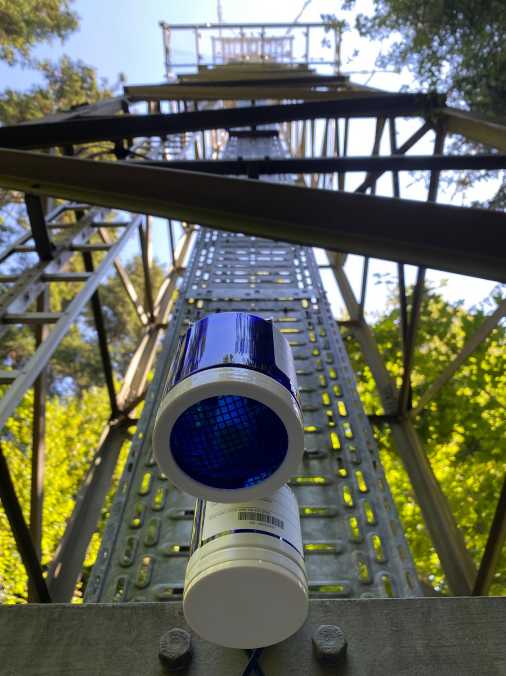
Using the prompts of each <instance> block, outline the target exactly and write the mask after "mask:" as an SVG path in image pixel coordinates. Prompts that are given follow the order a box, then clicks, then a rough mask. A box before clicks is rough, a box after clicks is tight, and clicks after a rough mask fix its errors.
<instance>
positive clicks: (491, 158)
mask: <svg viewBox="0 0 506 676" xmlns="http://www.w3.org/2000/svg"><path fill="white" fill-rule="evenodd" d="M140 163H141V162H140V160H134V161H133V164H140ZM142 164H149V165H150V166H156V167H161V168H163V169H184V170H185V171H203V172H205V173H210V174H220V175H227V174H228V175H239V176H240V175H242V176H248V175H249V174H250V173H251V172H253V173H254V174H255V175H258V176H269V175H275V174H333V173H336V172H340V171H352V172H357V171H371V172H372V171H374V172H375V171H433V170H435V169H437V170H439V171H457V170H462V169H472V170H483V171H491V170H498V169H506V155H502V154H501V155H499V154H490V155H399V156H397V155H391V156H387V157H381V156H379V157H373V156H363V157H321V158H320V157H311V158H303V159H277V158H273V159H271V158H258V159H252V158H244V159H238V160H147V161H146V162H142Z"/></svg>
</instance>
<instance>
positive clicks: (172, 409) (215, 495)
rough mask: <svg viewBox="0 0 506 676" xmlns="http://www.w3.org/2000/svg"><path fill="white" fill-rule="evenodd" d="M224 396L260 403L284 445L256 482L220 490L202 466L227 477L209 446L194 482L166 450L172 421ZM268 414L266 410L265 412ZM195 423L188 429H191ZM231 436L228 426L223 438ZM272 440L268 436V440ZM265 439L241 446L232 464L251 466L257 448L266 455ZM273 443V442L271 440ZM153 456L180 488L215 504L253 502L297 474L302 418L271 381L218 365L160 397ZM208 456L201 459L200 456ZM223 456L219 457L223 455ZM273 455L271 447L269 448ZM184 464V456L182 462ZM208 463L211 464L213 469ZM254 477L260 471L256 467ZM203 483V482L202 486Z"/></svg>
mask: <svg viewBox="0 0 506 676" xmlns="http://www.w3.org/2000/svg"><path fill="white" fill-rule="evenodd" d="M226 395H235V396H237V397H243V398H248V399H251V400H253V401H255V402H260V403H261V404H263V405H264V407H266V409H270V412H272V413H273V414H274V416H275V419H276V420H277V423H276V424H277V425H278V426H283V427H284V430H285V431H286V437H287V445H286V454H285V455H284V457H282V459H281V460H280V464H279V465H278V466H277V467H276V468H275V469H274V470H273V471H272V473H270V474H268V475H266V476H262V477H261V479H259V480H258V482H257V483H255V482H254V479H253V480H251V481H250V480H248V475H247V474H245V477H246V478H245V481H244V482H243V483H242V484H240V485H234V486H232V487H228V488H223V487H220V486H218V485H216V484H215V485H213V481H212V477H211V472H209V475H206V473H205V467H206V463H207V464H209V466H213V467H216V466H218V467H220V466H219V463H220V462H222V463H224V464H223V467H221V468H220V471H222V473H223V475H224V476H227V465H226V462H227V459H226V458H222V457H219V458H218V457H217V458H213V457H212V451H211V450H210V448H209V447H207V448H206V449H204V451H205V452H204V453H203V460H202V467H203V469H202V468H199V469H200V477H199V480H196V479H195V474H194V476H192V475H191V472H190V471H189V470H188V471H187V468H185V467H184V466H182V464H183V463H181V462H178V460H177V459H176V457H175V454H174V448H172V446H171V435H172V431H173V428H174V426H175V425H176V422H177V421H178V419H179V418H180V416H182V414H183V413H185V412H186V411H188V409H191V407H192V406H194V405H196V404H199V403H200V402H202V401H203V400H206V399H209V398H212V397H220V396H226ZM267 412H268V413H269V414H270V412H269V411H267ZM211 423H212V421H211V420H209V421H207V420H206V421H204V424H205V425H211ZM194 427H195V425H194V424H193V425H192V428H194ZM229 432H230V434H233V427H231V428H230V430H227V434H228V433H229ZM273 439H274V437H273ZM269 441H270V440H269V438H266V439H263V440H261V439H255V438H254V437H253V443H251V444H249V445H248V447H247V448H242V447H241V450H240V453H241V454H242V455H240V456H239V457H238V455H237V453H236V454H235V456H233V461H234V463H236V464H237V462H243V463H244V465H245V467H246V466H247V467H251V466H255V462H256V461H257V459H258V456H259V446H260V444H262V452H263V453H264V454H267V456H268V455H269ZM272 443H274V442H272ZM153 452H154V456H155V458H156V461H157V463H158V465H159V466H160V468H161V470H162V471H163V473H164V474H165V475H166V476H168V477H169V479H170V480H171V481H172V482H173V483H174V484H175V485H176V486H178V487H179V488H180V489H181V490H183V491H185V492H187V493H189V494H190V495H194V496H195V497H202V498H206V499H208V500H213V501H215V502H240V501H247V500H254V499H255V498H257V497H263V496H266V495H269V494H271V493H273V492H274V491H275V490H276V489H278V488H279V487H281V486H282V485H283V484H285V483H286V482H287V481H288V480H289V479H290V477H292V476H293V475H294V474H296V473H297V471H298V468H299V465H300V462H301V460H302V455H303V452H304V429H303V421H302V414H301V411H300V408H299V406H298V404H297V402H296V401H295V398H294V397H293V396H292V395H291V394H290V392H289V391H288V390H287V389H286V388H285V387H283V386H282V385H281V384H280V383H278V382H277V381H276V380H274V379H273V378H270V377H269V376H267V375H265V374H263V373H260V372H258V371H254V370H252V369H247V368H240V367H233V366H227V367H220V368H213V369H207V370H204V371H199V372H197V373H195V374H193V375H191V376H188V377H187V378H185V379H184V380H181V381H180V382H179V383H177V384H176V385H175V386H174V387H173V388H172V389H171V390H169V392H168V393H167V394H166V395H165V397H164V399H163V400H162V402H161V404H160V408H159V410H158V415H157V418H156V422H155V427H154V430H153ZM206 454H207V456H209V457H204V455H206ZM224 455H225V454H224ZM273 455H274V447H273ZM183 460H184V458H183ZM213 463H214V465H213ZM257 470H258V472H259V473H261V471H262V467H261V466H258V467H257ZM208 480H209V483H208Z"/></svg>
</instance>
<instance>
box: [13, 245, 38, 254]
mask: <svg viewBox="0 0 506 676" xmlns="http://www.w3.org/2000/svg"><path fill="white" fill-rule="evenodd" d="M36 251H37V249H36V248H35V247H34V246H33V245H30V244H27V245H26V246H25V245H21V246H17V247H15V249H14V253H35V252H36Z"/></svg>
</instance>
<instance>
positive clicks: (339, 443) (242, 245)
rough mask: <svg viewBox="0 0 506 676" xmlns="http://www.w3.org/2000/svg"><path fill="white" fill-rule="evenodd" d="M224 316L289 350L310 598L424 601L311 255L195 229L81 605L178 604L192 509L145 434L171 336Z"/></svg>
mask: <svg viewBox="0 0 506 676" xmlns="http://www.w3.org/2000/svg"><path fill="white" fill-rule="evenodd" d="M265 155H269V156H270V157H274V156H283V155H284V149H283V145H282V142H281V141H280V140H279V138H277V137H276V136H272V137H266V136H262V137H261V138H259V139H256V138H254V137H232V138H231V140H230V141H229V144H228V146H227V149H226V151H225V157H230V156H234V157H237V156H243V157H258V156H260V157H263V156H265ZM265 208H266V210H267V209H268V205H265ZM225 310H227V311H230V310H241V311H245V312H251V313H253V314H256V315H259V316H262V317H265V318H270V319H272V320H273V321H274V322H275V323H276V325H277V326H278V327H279V329H280V330H281V332H282V333H283V334H284V335H285V336H286V338H287V339H288V340H289V342H290V345H291V347H292V349H293V354H294V359H295V364H296V368H297V377H298V383H299V387H300V393H301V400H302V405H303V412H304V424H305V454H304V460H303V463H302V466H301V468H300V472H299V474H298V475H297V476H295V477H293V478H292V480H291V482H290V484H291V486H292V488H293V490H294V491H295V494H296V497H297V500H298V502H299V507H300V515H301V523H302V534H303V540H304V550H305V557H306V566H307V571H308V576H309V582H310V592H311V594H312V595H313V596H324V597H340V596H342V597H360V596H371V595H372V596H395V597H406V596H415V595H416V596H418V595H421V594H420V592H419V588H418V582H417V579H416V576H415V572H414V567H413V563H412V560H411V555H410V553H409V550H408V548H407V545H406V542H405V539H404V535H403V532H402V528H401V526H400V522H399V519H398V515H397V512H396V510H395V507H394V504H393V502H392V498H391V495H390V492H389V490H388V487H387V484H386V481H385V477H384V474H383V469H382V467H381V464H380V462H379V459H378V453H377V449H376V445H375V442H374V439H373V437H372V434H371V430H370V426H369V422H368V420H367V418H366V416H365V415H364V413H363V409H362V405H361V403H360V401H359V398H358V395H357V391H356V384H355V379H354V375H353V372H352V370H351V367H350V363H349V360H348V356H347V354H346V351H345V348H344V345H343V341H342V339H341V337H340V335H339V332H338V329H337V325H336V322H335V320H334V318H333V317H332V314H331V311H330V307H329V304H328V301H327V298H326V295H325V291H324V289H323V286H322V283H321V279H320V276H319V271H318V267H317V265H316V262H315V258H314V255H313V252H312V250H310V249H306V248H303V247H299V246H294V245H289V244H283V243H279V242H272V241H269V240H264V239H257V238H254V237H246V236H243V235H238V234H226V233H222V232H218V231H210V230H202V231H201V232H200V234H199V237H198V240H197V243H196V246H195V249H194V251H193V254H192V258H191V261H190V264H189V266H188V270H187V273H186V277H185V283H184V292H183V293H182V295H181V297H180V299H179V300H178V304H177V307H176V311H175V318H174V320H173V321H172V322H171V325H170V328H169V331H168V333H167V336H166V338H165V342H164V346H163V349H162V351H161V354H160V357H159V359H158V365H157V369H156V374H155V377H154V380H153V382H152V384H151V387H150V391H149V394H148V397H147V399H146V403H145V406H144V411H143V414H142V418H141V421H140V424H139V428H138V431H137V435H136V437H135V440H134V442H133V444H132V449H131V452H130V457H129V459H128V463H127V467H126V470H125V473H124V476H123V478H122V481H121V485H120V488H119V490H118V494H117V496H116V498H115V501H114V505H113V508H112V513H111V516H110V519H109V522H108V525H107V529H106V533H105V536H104V539H103V544H102V548H101V551H100V555H99V558H98V560H97V563H96V565H95V567H94V570H93V573H92V576H91V578H90V581H89V584H88V589H87V593H86V600H87V601H108V602H110V601H156V600H159V601H163V600H169V599H173V600H174V599H177V598H178V597H179V596H180V595H181V594H182V589H183V581H184V573H185V568H186V563H187V558H188V550H189V542H190V535H191V527H192V518H193V507H194V499H193V498H191V497H190V496H188V495H186V494H184V493H182V492H181V491H179V489H177V488H176V487H175V486H173V485H172V484H171V482H170V479H168V478H167V477H165V476H163V475H162V474H160V472H159V471H158V469H157V467H156V465H155V463H154V460H153V456H152V452H151V432H152V426H153V423H154V418H155V414H156V409H157V405H158V402H159V398H160V396H161V388H162V385H163V382H164V380H165V377H166V375H167V372H168V369H169V367H170V364H171V359H172V355H173V354H174V351H175V348H176V345H177V339H178V336H179V335H180V334H181V333H183V332H184V331H185V330H186V328H187V326H188V325H189V324H190V323H191V322H194V321H195V320H197V319H199V318H201V317H203V316H205V315H206V314H207V313H211V312H220V311H225Z"/></svg>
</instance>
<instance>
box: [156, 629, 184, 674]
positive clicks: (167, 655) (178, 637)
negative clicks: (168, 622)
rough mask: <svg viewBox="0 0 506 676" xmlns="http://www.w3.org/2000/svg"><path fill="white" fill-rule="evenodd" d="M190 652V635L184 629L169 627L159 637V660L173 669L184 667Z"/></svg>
mask: <svg viewBox="0 0 506 676" xmlns="http://www.w3.org/2000/svg"><path fill="white" fill-rule="evenodd" d="M191 652H192V651H191V636H190V634H189V633H188V632H187V631H185V630H184V629H179V627H176V628H174V629H171V630H170V631H168V632H167V633H166V634H164V635H163V636H162V637H161V639H160V648H159V650H158V657H159V658H160V662H162V664H164V665H165V666H166V667H167V668H169V669H171V670H173V671H176V670H178V669H184V668H185V667H186V666H187V665H188V664H189V662H190V660H191Z"/></svg>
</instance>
